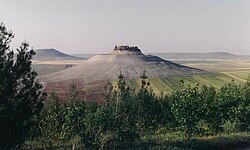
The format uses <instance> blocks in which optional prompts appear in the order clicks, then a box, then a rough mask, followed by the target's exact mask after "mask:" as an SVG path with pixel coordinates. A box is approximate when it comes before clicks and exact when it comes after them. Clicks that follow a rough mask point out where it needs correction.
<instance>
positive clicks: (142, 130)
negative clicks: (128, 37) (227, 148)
mask: <svg viewBox="0 0 250 150" xmlns="http://www.w3.org/2000/svg"><path fill="white" fill-rule="evenodd" d="M147 80H148V79H147V77H146V75H145V74H144V75H143V76H142V77H141V89H140V91H139V92H134V91H133V90H131V89H130V88H129V87H128V86H127V85H126V82H125V80H124V78H123V76H122V75H120V76H119V80H118V85H115V86H113V85H112V84H111V83H109V82H108V83H107V86H106V88H105V93H104V97H105V99H106V101H107V103H106V104H105V105H97V104H95V103H85V102H83V101H79V99H78V93H77V91H76V86H75V85H72V86H71V87H70V89H69V93H68V102H67V103H64V104H60V103H59V101H58V99H57V97H56V95H55V94H52V95H51V96H50V97H49V99H48V101H46V103H45V107H44V109H43V112H42V114H41V116H40V123H39V126H38V128H37V132H36V136H35V138H33V143H32V144H33V146H34V145H36V146H38V147H41V148H42V147H43V148H46V147H47V148H48V147H54V148H55V147H57V148H58V147H63V146H65V147H69V148H70V147H71V146H73V147H75V148H83V147H84V148H88V149H100V148H101V149H109V148H115V147H116V148H119V149H120V148H135V147H136V146H139V147H140V148H143V149H144V148H149V147H148V146H150V145H147V144H146V145H140V144H139V145H138V143H141V144H142V143H143V141H144V142H145V141H148V142H152V141H154V142H157V140H156V141H155V140H153V139H154V137H155V136H157V135H158V136H159V135H161V134H163V133H164V134H163V135H161V136H163V137H164V136H166V137H165V139H169V138H170V139H171V140H175V137H176V136H177V137H178V138H180V139H182V140H183V141H186V140H187V141H190V140H192V139H193V137H202V136H211V135H218V134H221V133H227V134H229V133H238V132H248V131H249V130H250V126H249V125H250V119H249V118H250V82H249V81H248V82H247V83H246V84H244V85H237V84H235V83H234V82H233V81H232V82H231V83H229V84H227V85H225V86H223V87H222V88H220V89H219V90H218V91H216V90H215V89H214V88H213V87H207V86H202V87H199V85H198V84H197V85H196V86H195V87H188V88H186V89H184V90H181V91H175V92H173V93H172V94H171V95H162V96H158V97H157V96H156V95H155V94H154V93H153V91H152V90H151V89H150V83H149V82H148V81H147ZM180 84H185V83H183V81H181V83H180ZM168 136H169V137H168ZM150 137H151V138H150ZM249 138H250V137H249V136H247V139H248V140H249ZM34 139H35V141H34ZM225 139H226V138H225ZM196 140H197V139H196ZM159 141H164V138H159V137H158V142H159ZM172 142H173V141H172ZM192 142H194V143H195V142H196V143H197V141H194V140H193V141H192ZM65 143H67V144H65ZM136 143H137V145H136ZM173 143H174V142H173ZM173 143H171V144H173ZM32 144H30V145H32ZM203 144H204V145H206V143H205V142H203ZM217 144H218V143H217ZM151 146H152V145H151ZM183 146H184V148H185V146H188V144H186V145H185V144H184V145H183ZM137 148H138V147H137Z"/></svg>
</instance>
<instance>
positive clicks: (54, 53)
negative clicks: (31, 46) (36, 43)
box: [33, 49, 83, 60]
mask: <svg viewBox="0 0 250 150" xmlns="http://www.w3.org/2000/svg"><path fill="white" fill-rule="evenodd" d="M35 52H36V55H35V56H34V57H33V60H81V59H83V58H80V57H75V56H71V55H68V54H65V53H62V52H60V51H58V50H56V49H37V50H35Z"/></svg>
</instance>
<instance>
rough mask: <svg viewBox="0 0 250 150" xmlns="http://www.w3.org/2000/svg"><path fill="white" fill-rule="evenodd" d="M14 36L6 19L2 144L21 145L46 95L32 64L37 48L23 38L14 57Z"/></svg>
mask: <svg viewBox="0 0 250 150" xmlns="http://www.w3.org/2000/svg"><path fill="white" fill-rule="evenodd" d="M13 38H14V34H13V32H12V31H8V30H7V28H6V27H5V25H4V24H3V23H1V24H0V79H1V80H0V133H1V134H0V145H2V146H3V147H5V148H7V147H13V146H17V145H20V144H22V143H23V142H24V140H25V138H26V137H27V136H28V134H29V131H30V129H31V126H32V125H33V123H34V122H35V121H36V118H37V115H38V114H39V112H40V111H41V109H42V107H43V104H42V100H43V99H44V96H43V94H42V92H41V91H40V89H41V88H42V85H41V84H39V83H38V82H37V80H36V76H37V72H35V71H34V70H32V68H31V59H32V56H33V55H35V52H34V50H28V47H29V44H28V43H27V42H23V43H22V44H21V46H20V48H18V49H17V51H18V53H17V56H16V59H14V52H13V50H11V49H10V42H11V40H12V39H13Z"/></svg>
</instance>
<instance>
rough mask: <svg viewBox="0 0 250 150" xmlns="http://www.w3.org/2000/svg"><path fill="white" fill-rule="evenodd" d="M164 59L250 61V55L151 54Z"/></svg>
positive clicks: (218, 53)
mask: <svg viewBox="0 0 250 150" xmlns="http://www.w3.org/2000/svg"><path fill="white" fill-rule="evenodd" d="M151 54H152V55H156V56H159V57H162V58H164V59H224V60H235V59H236V60H237V59H250V56H249V55H235V54H231V53H227V52H207V53H184V52H178V53H151Z"/></svg>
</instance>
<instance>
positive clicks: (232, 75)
mask: <svg viewBox="0 0 250 150" xmlns="http://www.w3.org/2000/svg"><path fill="white" fill-rule="evenodd" d="M248 76H249V72H248V71H233V72H224V73H215V74H202V75H193V76H188V77H166V78H150V79H148V81H149V82H150V87H151V88H152V89H153V91H154V93H155V94H156V95H159V94H160V93H161V92H163V93H164V94H170V93H171V92H173V91H175V90H180V89H183V88H186V87H188V86H195V85H197V84H198V85H199V86H202V85H207V86H213V87H215V88H216V89H219V88H220V87H221V86H223V85H225V84H227V83H230V82H232V81H234V82H235V83H237V84H242V83H245V82H246V79H247V78H248ZM180 80H183V81H184V85H182V84H181V83H180ZM127 82H128V86H129V87H136V89H137V90H138V88H140V80H139V79H137V80H135V79H133V80H129V81H127ZM114 83H115V82H114Z"/></svg>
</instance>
